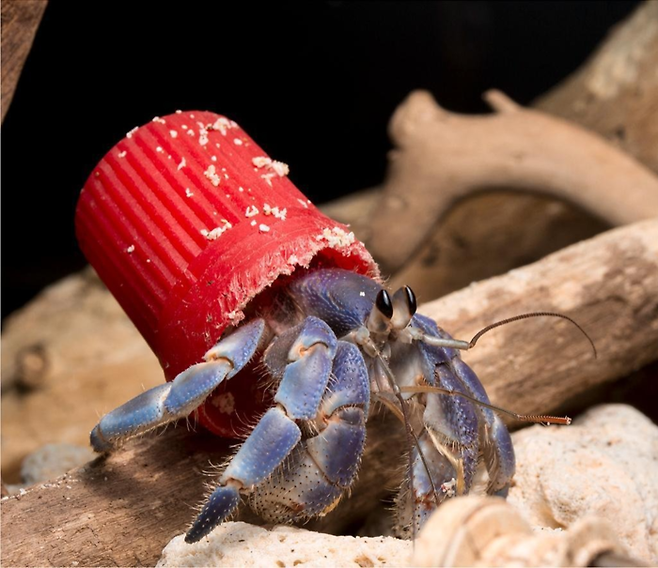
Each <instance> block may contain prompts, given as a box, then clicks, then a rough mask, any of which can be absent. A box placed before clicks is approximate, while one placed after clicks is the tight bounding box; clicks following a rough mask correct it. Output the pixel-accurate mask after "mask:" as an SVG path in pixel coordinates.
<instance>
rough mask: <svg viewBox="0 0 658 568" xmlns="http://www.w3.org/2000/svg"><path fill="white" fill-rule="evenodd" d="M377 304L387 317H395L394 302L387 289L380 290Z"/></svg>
mask: <svg viewBox="0 0 658 568" xmlns="http://www.w3.org/2000/svg"><path fill="white" fill-rule="evenodd" d="M375 306H377V309H378V310H379V311H380V312H381V313H382V315H383V316H384V317H385V318H388V319H391V318H392V317H393V302H391V297H390V296H389V295H388V292H387V291H386V290H380V291H379V294H377V299H376V300H375Z"/></svg>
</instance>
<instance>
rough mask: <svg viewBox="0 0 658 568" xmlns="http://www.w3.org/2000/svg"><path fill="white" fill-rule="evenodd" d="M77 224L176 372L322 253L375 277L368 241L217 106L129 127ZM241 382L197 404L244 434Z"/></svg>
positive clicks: (205, 417) (88, 193) (326, 259)
mask: <svg viewBox="0 0 658 568" xmlns="http://www.w3.org/2000/svg"><path fill="white" fill-rule="evenodd" d="M76 232H77V236H78V241H79V243H80V247H81V249H82V251H83V252H84V254H85V256H86V257H87V259H88V260H89V262H90V263H91V264H92V266H93V267H94V268H95V269H96V271H97V272H98V274H99V275H100V277H101V278H102V279H103V281H104V282H105V284H106V285H107V287H108V288H109V289H110V291H111V292H112V294H114V296H115V297H116V298H117V300H118V301H119V303H120V304H121V306H122V307H123V308H124V310H125V311H126V313H127V314H128V316H129V317H130V318H131V320H132V321H133V323H134V324H135V326H137V328H138V329H139V331H140V332H141V334H142V335H143V336H144V338H145V339H146V341H147V342H148V344H149V345H150V347H151V348H152V349H153V351H154V352H155V354H156V355H157V357H158V359H159V360H160V363H161V365H162V367H163V369H164V372H165V376H166V378H167V380H171V379H173V378H174V377H175V376H176V375H177V374H178V373H180V372H181V371H183V370H185V369H186V368H187V367H189V366H190V365H193V364H194V363H197V362H199V361H200V360H201V358H202V356H203V354H204V353H205V352H206V351H207V350H208V349H209V348H210V347H212V345H214V344H215V343H216V342H217V340H218V339H219V338H220V336H221V334H222V332H223V331H224V330H225V328H226V327H227V326H228V325H232V324H237V323H238V322H239V321H240V320H241V319H242V318H243V317H244V316H243V312H242V310H243V308H244V307H245V306H246V305H247V304H248V303H249V302H250V301H251V300H252V299H253V298H254V297H255V296H256V295H257V294H258V293H259V292H261V291H262V290H264V289H265V288H266V287H268V286H270V285H271V284H272V283H273V282H274V281H275V280H276V279H277V278H278V277H279V276H281V275H287V274H291V273H292V272H293V271H294V270H295V268H297V267H299V266H304V267H307V266H308V265H309V264H310V263H311V261H312V260H313V259H314V258H319V259H320V260H321V262H322V263H325V264H329V265H334V266H339V267H343V268H347V269H350V270H354V271H357V272H360V273H362V274H368V275H371V276H376V275H377V268H376V265H375V264H374V262H373V260H372V258H371V257H370V255H369V254H368V252H367V251H366V250H365V248H364V246H363V245H362V244H361V243H359V242H358V241H355V240H354V235H353V234H352V233H350V232H349V229H348V228H347V227H345V226H343V225H341V224H339V223H336V222H335V221H332V220H331V219H329V218H327V217H326V216H324V215H323V214H322V213H320V212H319V211H318V210H317V209H316V208H315V207H314V206H313V205H312V204H311V202H310V201H308V200H307V199H306V197H305V196H304V195H303V194H302V193H300V191H299V190H298V189H297V188H296V187H295V186H294V185H293V184H292V183H291V181H290V180H289V179H288V167H287V166H286V165H285V164H283V163H280V162H277V161H274V160H271V159H270V158H269V157H268V156H267V155H266V154H265V152H263V150H262V149H261V148H260V147H259V146H258V145H257V144H256V143H255V142H254V141H253V140H252V139H251V138H250V137H249V136H248V135H247V134H246V133H245V132H244V131H243V130H242V129H241V128H240V127H239V126H238V125H237V124H236V123H235V122H233V121H231V120H229V119H227V118H226V117H223V116H220V115H217V114H214V113H210V112H202V111H192V112H177V113H176V114H172V115H169V116H165V117H163V118H159V117H156V118H154V119H153V121H152V122H150V123H148V124H146V125H144V126H142V127H141V128H136V129H134V130H133V131H131V132H129V133H128V134H127V135H126V137H125V138H124V139H123V140H122V141H121V142H119V143H118V144H117V145H116V146H115V147H114V148H112V150H110V151H109V152H108V153H107V155H106V156H105V157H104V158H103V159H102V160H101V161H100V163H99V164H98V165H97V166H96V168H94V170H93V172H92V174H91V175H90V177H89V179H88V180H87V182H86V184H85V186H84V188H83V190H82V193H81V195H80V199H79V202H78V208H77V214H76ZM135 380H136V381H138V380H139V378H138V377H136V378H135ZM240 382H242V380H241V379H240V380H238V379H237V378H236V379H235V380H234V381H230V384H229V385H228V386H227V387H226V389H228V390H226V391H225V392H223V393H222V396H223V398H217V397H214V398H213V400H210V401H209V402H208V403H207V404H206V405H205V407H204V408H202V409H200V410H201V412H200V415H201V420H202V422H203V423H204V424H205V425H206V426H207V427H209V428H210V429H211V430H213V431H215V432H216V433H219V434H222V435H234V434H235V433H236V432H240V427H238V426H237V423H238V422H239V423H240V424H242V423H243V421H244V420H245V418H246V417H247V415H248V412H249V411H248V410H247V409H246V408H245V406H244V405H245V404H246V405H248V403H249V400H250V399H253V398H254V396H255V395H254V392H253V385H251V386H247V385H246V384H245V385H239V384H237V383H240ZM233 383H236V384H233ZM242 391H244V392H242ZM226 392H230V393H231V395H230V396H227V395H226ZM218 401H219V402H218ZM238 415H239V416H238Z"/></svg>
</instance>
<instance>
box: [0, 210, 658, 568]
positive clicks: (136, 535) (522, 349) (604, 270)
mask: <svg viewBox="0 0 658 568" xmlns="http://www.w3.org/2000/svg"><path fill="white" fill-rule="evenodd" d="M537 309H550V310H556V311H560V312H562V313H564V314H566V315H570V316H572V317H574V318H575V319H577V320H578V321H579V322H580V323H581V324H582V325H583V326H584V327H585V328H586V329H587V330H588V332H589V333H590V334H591V335H592V337H593V339H594V341H595V342H596V344H597V347H598V349H599V358H598V359H593V357H592V353H591V350H590V347H589V344H588V343H587V342H586V341H585V340H584V339H583V338H582V336H581V335H580V334H579V333H578V332H577V331H576V330H575V329H573V328H572V327H571V326H569V325H568V324H566V323H564V322H560V321H557V320H550V319H549V320H528V321H526V322H523V323H521V322H518V323H515V324H512V325H509V326H506V327H503V328H501V329H500V330H496V331H495V332H493V333H492V334H491V335H489V336H485V337H483V338H482V340H481V341H480V342H479V343H478V345H477V347H476V349H474V350H473V351H472V352H470V353H467V354H466V357H465V359H466V360H467V361H468V362H469V363H470V364H471V365H472V366H473V367H474V368H475V369H476V371H477V372H478V373H479V376H480V378H481V380H482V382H483V383H484V385H485V387H486V388H487V390H488V392H489V394H490V396H491V398H492V401H493V402H494V403H495V404H499V405H502V406H505V407H508V408H511V409H516V410H522V411H523V412H535V411H536V412H548V411H550V410H552V409H554V408H556V407H558V406H560V405H562V404H564V403H566V402H568V401H569V400H570V398H571V397H573V396H574V395H575V394H576V393H578V392H579V391H582V390H584V389H587V388H591V387H592V386H594V385H596V384H600V383H602V382H605V381H609V380H611V379H613V378H615V377H619V376H624V375H626V374H627V373H628V372H630V371H631V370H633V369H636V368H639V367H640V366H642V365H643V364H646V363H647V362H649V361H652V360H654V359H655V358H656V357H657V356H658V220H651V221H646V222H642V223H638V224H634V225H630V226H627V227H623V228H619V229H615V230H613V231H610V232H608V233H605V234H603V235H600V236H598V237H596V238H594V239H591V240H589V241H585V242H583V243H580V244H577V245H574V246H572V247H569V248H567V249H565V250H563V251H560V252H559V253H556V254H554V255H551V256H549V257H547V258H546V259H544V260H542V261H540V262H537V263H535V264H533V265H530V266H527V267H524V268H522V269H519V270H515V271H513V272H511V273H508V274H505V275H503V276H500V277H496V278H492V279H490V280H487V281H483V282H480V283H478V284H474V285H472V286H470V287H468V288H466V289H464V290H461V291H459V292H456V293H454V294H451V295H449V296H446V297H445V298H442V299H440V300H437V301H435V302H432V303H430V304H426V305H424V306H422V307H421V309H420V311H421V312H423V313H426V314H428V315H431V316H432V317H434V318H435V319H436V320H437V321H438V322H439V325H441V326H443V327H445V328H446V329H448V330H450V332H451V333H453V334H455V335H457V336H460V337H464V338H467V339H468V338H470V336H471V335H473V333H475V332H476V331H477V330H478V329H480V328H481V327H482V326H484V325H485V324H487V323H491V322H492V321H494V320H496V319H500V318H502V317H506V316H509V315H513V314H517V313H520V312H523V311H530V310H537ZM404 447H405V445H404V437H403V436H402V433H401V428H400V427H399V425H398V424H395V423H394V422H391V421H390V418H387V417H381V418H377V419H373V420H371V421H370V423H369V444H368V448H369V449H368V455H367V456H366V458H365V460H364V465H363V467H362V471H361V474H360V477H359V481H358V484H357V486H356V487H355V490H354V495H353V498H352V499H351V500H349V501H347V502H346V503H344V505H342V506H339V507H338V508H337V509H336V510H335V511H334V512H333V513H331V514H330V515H329V516H327V517H326V518H325V519H323V520H321V521H320V522H318V523H315V524H313V525H311V526H312V527H313V528H316V529H318V530H325V531H327V532H340V531H342V530H345V528H346V526H347V525H349V523H350V522H352V521H354V520H355V519H356V518H358V517H359V515H360V516H363V515H364V514H367V511H366V509H367V508H368V506H367V504H368V503H370V504H371V505H370V507H374V506H375V505H376V504H377V500H378V499H380V498H381V497H382V496H383V495H384V494H385V493H386V491H387V490H390V489H392V488H393V487H394V485H395V482H396V479H397V476H398V475H399V473H400V471H401V468H399V467H397V469H396V466H399V465H400V459H401V456H402V455H403V451H404ZM228 451H229V447H228V445H227V442H226V441H222V440H218V439H217V438H214V437H211V436H209V435H205V434H201V433H198V434H194V433H191V432H188V431H187V430H186V429H185V428H180V427H179V428H177V429H169V430H168V431H167V432H166V433H165V434H164V435H162V436H148V437H145V438H142V439H139V440H136V441H134V442H131V443H128V444H127V445H126V447H125V448H124V449H123V450H122V451H120V452H117V453H116V454H114V455H112V456H110V457H108V458H104V459H99V460H96V461H94V462H92V463H91V464H88V465H87V466H85V467H84V468H80V469H78V470H74V471H72V472H71V473H70V474H69V475H68V476H67V477H65V478H63V479H60V480H58V481H57V482H55V483H53V484H42V485H38V486H35V487H33V488H31V489H29V490H28V491H27V492H26V493H25V494H24V495H22V496H18V497H10V498H8V499H5V500H3V501H2V535H3V547H2V564H3V565H18V566H31V565H48V564H51V565H71V563H72V562H78V563H79V565H81V566H82V565H85V566H98V565H153V564H154V563H155V562H156V561H157V558H158V557H159V555H160V552H161V550H162V548H163V546H164V544H165V543H166V542H167V541H168V540H169V539H170V538H171V537H173V536H174V535H175V534H179V533H180V532H183V531H184V530H185V529H186V527H187V526H188V525H189V523H190V521H191V519H192V517H193V516H194V512H193V510H192V508H193V506H194V505H196V504H197V503H198V502H199V500H200V499H201V498H202V497H203V494H204V492H205V489H204V482H207V481H210V478H209V477H208V476H207V475H204V474H203V473H202V472H203V471H204V470H207V469H208V463H209V461H212V462H213V463H215V464H217V463H221V462H222V461H223V460H224V459H225V458H226V456H227V452H228ZM243 518H246V519H249V520H253V517H249V516H245V517H243Z"/></svg>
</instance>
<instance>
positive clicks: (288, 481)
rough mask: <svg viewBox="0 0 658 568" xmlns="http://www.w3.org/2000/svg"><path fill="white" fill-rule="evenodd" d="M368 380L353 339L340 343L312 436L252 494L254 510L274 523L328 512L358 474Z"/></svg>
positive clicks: (362, 360)
mask: <svg viewBox="0 0 658 568" xmlns="http://www.w3.org/2000/svg"><path fill="white" fill-rule="evenodd" d="M369 404H370V385H369V377H368V370H367V368H366V363H365V361H364V359H363V356H362V355H361V352H360V351H359V349H358V348H357V347H356V346H355V345H354V344H352V343H347V342H344V341H339V342H338V348H337V351H336V357H335V358H334V364H333V371H332V376H331V379H330V381H329V384H328V386H327V389H326V391H325V393H324V395H323V397H322V402H321V404H320V408H319V410H318V412H317V415H316V417H315V418H314V420H312V421H311V422H310V423H309V424H308V428H307V430H309V431H311V432H313V435H312V436H310V437H309V438H308V439H306V440H304V441H302V442H301V443H300V444H298V445H297V447H296V448H295V450H294V451H293V452H292V453H291V455H290V456H289V458H288V459H287V460H286V461H285V462H284V463H283V464H282V465H281V466H280V467H279V468H278V469H277V470H276V471H275V472H274V474H273V475H272V476H271V477H270V478H269V479H268V480H267V481H266V482H264V483H263V484H261V485H260V486H258V487H257V489H256V491H255V492H254V493H253V494H252V495H251V496H250V499H249V503H250V505H251V507H252V509H253V510H254V511H255V512H256V513H258V515H260V516H261V517H263V518H264V519H265V520H267V521H270V522H273V523H285V522H292V521H305V520H307V519H310V518H312V517H316V516H322V515H325V514H326V513H328V512H329V511H331V510H332V509H333V508H334V507H335V506H336V505H337V504H338V501H339V500H340V499H341V497H342V496H343V495H344V493H345V491H346V489H347V488H348V487H350V485H352V483H353V482H354V479H355V477H356V475H357V473H358V469H359V464H360V461H361V455H362V453H363V447H364V445H365V438H366V428H365V424H366V417H367V415H368V408H369Z"/></svg>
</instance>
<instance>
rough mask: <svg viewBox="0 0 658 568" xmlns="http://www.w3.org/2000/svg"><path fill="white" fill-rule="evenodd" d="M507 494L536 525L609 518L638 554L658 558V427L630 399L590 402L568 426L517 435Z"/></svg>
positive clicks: (562, 525)
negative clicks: (595, 404)
mask: <svg viewBox="0 0 658 568" xmlns="http://www.w3.org/2000/svg"><path fill="white" fill-rule="evenodd" d="M513 440H514V448H515V452H516V461H517V467H516V475H515V477H514V482H513V485H512V488H511V489H510V493H509V497H508V501H509V502H510V503H511V504H512V505H514V506H515V507H516V508H517V509H518V510H520V511H521V512H522V513H523V515H524V516H525V518H526V519H527V520H528V522H529V523H530V524H531V525H534V526H535V527H549V528H555V529H559V528H567V527H569V526H571V525H573V524H574V523H575V522H576V521H578V520H579V519H582V518H584V517H587V516H595V517H598V518H602V519H607V520H608V521H609V522H610V524H611V525H612V527H613V529H614V531H615V533H616V534H617V536H618V538H619V540H620V541H621V542H622V543H623V544H624V545H625V546H626V547H627V548H628V550H629V551H630V552H631V554H633V555H634V556H635V557H637V558H640V559H643V560H644V561H646V562H649V563H650V564H657V563H658V427H657V426H656V425H655V424H653V423H652V422H651V420H649V419H648V418H647V417H645V416H644V415H643V414H641V413H640V412H638V411H637V410H635V409H634V408H633V407H631V406H627V405H620V404H609V405H603V406H598V407H595V408H592V409H591V410H589V411H588V412H586V413H585V414H584V415H583V416H581V417H580V418H579V419H578V420H576V421H575V422H574V423H573V424H572V425H571V426H569V427H566V428H565V427H550V428H546V427H543V426H533V427H532V428H527V429H525V430H521V431H519V432H516V433H515V434H514V435H513Z"/></svg>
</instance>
